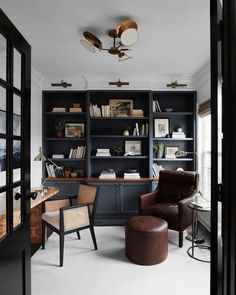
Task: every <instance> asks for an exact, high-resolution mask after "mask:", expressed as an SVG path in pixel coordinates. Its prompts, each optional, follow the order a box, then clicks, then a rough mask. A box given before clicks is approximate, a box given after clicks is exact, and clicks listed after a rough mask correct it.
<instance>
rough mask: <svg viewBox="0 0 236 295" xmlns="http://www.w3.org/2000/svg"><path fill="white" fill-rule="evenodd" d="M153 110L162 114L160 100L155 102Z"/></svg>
mask: <svg viewBox="0 0 236 295" xmlns="http://www.w3.org/2000/svg"><path fill="white" fill-rule="evenodd" d="M152 110H153V112H154V113H156V112H161V107H160V104H159V102H158V100H153V105H152Z"/></svg>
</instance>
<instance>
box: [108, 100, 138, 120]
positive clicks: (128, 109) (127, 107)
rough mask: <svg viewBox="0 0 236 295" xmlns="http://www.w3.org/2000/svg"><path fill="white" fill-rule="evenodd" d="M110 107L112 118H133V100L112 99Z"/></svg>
mask: <svg viewBox="0 0 236 295" xmlns="http://www.w3.org/2000/svg"><path fill="white" fill-rule="evenodd" d="M109 106H110V111H111V116H112V117H131V116H132V113H133V99H110V100H109Z"/></svg>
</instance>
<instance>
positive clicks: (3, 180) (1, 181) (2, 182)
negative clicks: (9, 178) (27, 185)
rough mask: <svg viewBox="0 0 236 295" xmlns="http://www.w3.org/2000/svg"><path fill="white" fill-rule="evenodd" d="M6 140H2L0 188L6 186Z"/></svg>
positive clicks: (0, 150)
mask: <svg viewBox="0 0 236 295" xmlns="http://www.w3.org/2000/svg"><path fill="white" fill-rule="evenodd" d="M6 164H7V161H6V139H2V138H0V187H1V186H4V185H6V169H7V167H6Z"/></svg>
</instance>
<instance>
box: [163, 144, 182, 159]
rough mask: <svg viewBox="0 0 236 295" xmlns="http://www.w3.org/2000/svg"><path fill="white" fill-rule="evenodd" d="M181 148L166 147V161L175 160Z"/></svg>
mask: <svg viewBox="0 0 236 295" xmlns="http://www.w3.org/2000/svg"><path fill="white" fill-rule="evenodd" d="M178 150H179V146H165V158H166V159H175V158H176V155H175V154H176V152H178Z"/></svg>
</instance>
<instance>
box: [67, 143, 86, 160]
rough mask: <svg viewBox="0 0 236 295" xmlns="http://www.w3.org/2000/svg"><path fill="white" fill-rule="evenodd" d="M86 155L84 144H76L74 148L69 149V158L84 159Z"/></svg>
mask: <svg viewBox="0 0 236 295" xmlns="http://www.w3.org/2000/svg"><path fill="white" fill-rule="evenodd" d="M85 155H86V146H83V145H81V146H78V147H77V148H76V149H70V153H69V159H84V158H85Z"/></svg>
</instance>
